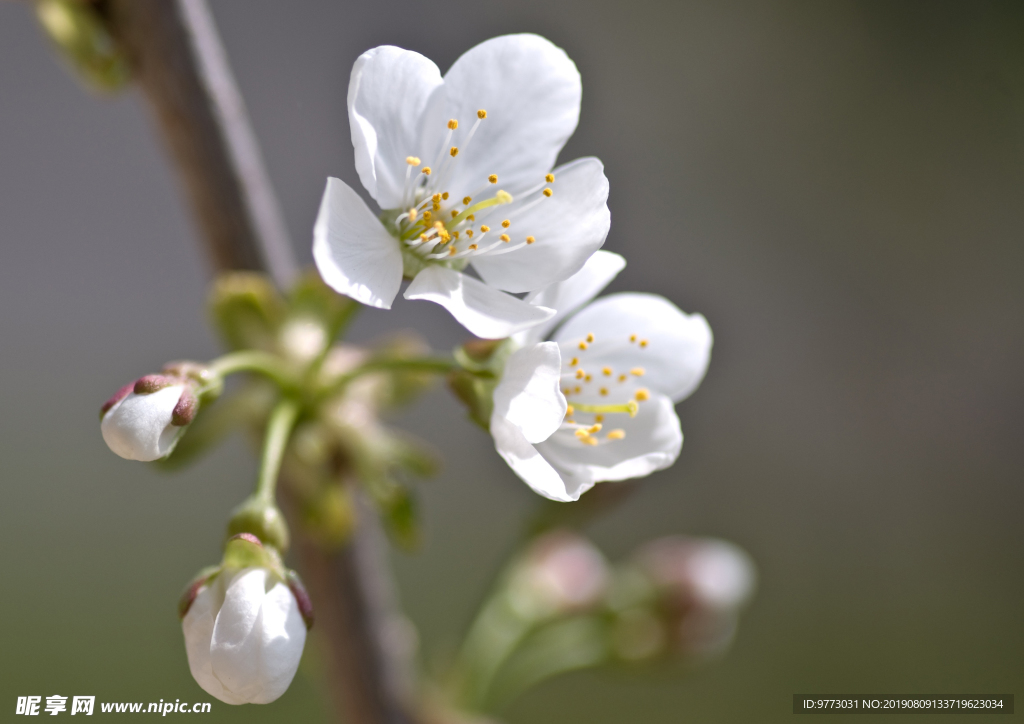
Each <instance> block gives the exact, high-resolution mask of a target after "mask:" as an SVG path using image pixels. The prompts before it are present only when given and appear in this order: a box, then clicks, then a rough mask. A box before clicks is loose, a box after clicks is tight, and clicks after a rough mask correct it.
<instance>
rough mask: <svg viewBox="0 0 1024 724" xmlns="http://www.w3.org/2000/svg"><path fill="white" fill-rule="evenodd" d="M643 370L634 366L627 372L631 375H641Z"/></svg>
mask: <svg viewBox="0 0 1024 724" xmlns="http://www.w3.org/2000/svg"><path fill="white" fill-rule="evenodd" d="M644 372H645V370H644V368H643V367H634V368H633V369H631V370H630V371H629V374H631V375H633V376H634V377H643V376H644Z"/></svg>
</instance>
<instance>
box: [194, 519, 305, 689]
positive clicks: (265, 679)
mask: <svg viewBox="0 0 1024 724" xmlns="http://www.w3.org/2000/svg"><path fill="white" fill-rule="evenodd" d="M243 560H244V561H247V562H249V563H252V565H246V566H241V567H240V566H237V565H233V561H234V562H237V561H243ZM261 560H262V562H260V561H261ZM179 611H180V612H181V613H182V623H181V625H182V630H183V632H184V634H185V649H186V652H187V654H188V665H189V669H190V670H191V671H192V676H193V677H194V678H195V680H196V682H197V683H198V684H199V685H200V686H201V687H202V688H203V689H204V690H205V691H206V692H207V693H209V694H210V695H212V696H215V697H216V698H218V699H220V700H221V701H223V702H225V703H227V704H269V703H270V702H272V701H274V700H275V699H277V698H278V697H280V696H281V695H282V694H283V693H284V692H285V691H286V690H287V689H288V686H289V685H290V684H291V682H292V679H293V678H294V677H295V672H296V670H297V669H298V667H299V659H300V658H301V657H302V649H303V647H304V646H305V643H306V631H307V629H308V627H309V626H311V625H312V621H313V612H312V607H311V605H310V603H309V596H308V595H306V592H305V588H304V587H303V586H302V583H301V581H299V579H298V576H297V575H295V573H294V571H285V570H283V569H282V568H280V565H279V559H277V557H276V555H275V554H273V553H272V552H271V551H269V550H267V549H264V548H263V547H262V545H260V542H259V540H257V539H256V538H255V536H252V535H250V534H242V535H240V536H236V537H235V538H233V539H231V541H229V543H228V550H227V551H226V553H225V561H224V563H223V564H222V565H221V566H220V567H219V568H218V569H215V570H214V571H213V572H212V573H210V572H207V571H204V572H203V573H201V574H200V576H199V577H197V578H196V579H195V580H194V581H193V582H192V583H191V584H190V585H189V587H188V588H187V589H186V592H185V595H184V596H183V597H182V603H181V606H180V608H179Z"/></svg>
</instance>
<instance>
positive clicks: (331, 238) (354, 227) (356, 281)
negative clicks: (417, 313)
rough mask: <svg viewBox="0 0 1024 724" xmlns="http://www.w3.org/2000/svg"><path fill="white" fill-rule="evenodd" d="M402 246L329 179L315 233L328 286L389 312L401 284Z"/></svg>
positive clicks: (337, 181)
mask: <svg viewBox="0 0 1024 724" xmlns="http://www.w3.org/2000/svg"><path fill="white" fill-rule="evenodd" d="M399 243H400V242H399V241H398V240H397V239H395V238H393V237H392V236H391V235H390V234H389V233H388V232H387V230H386V229H385V228H384V225H383V224H381V223H380V221H379V220H378V219H377V217H375V216H374V215H373V212H372V211H370V209H369V208H367V206H366V204H365V203H363V200H362V199H361V198H359V194H357V193H356V192H355V191H353V190H352V189H351V188H349V186H348V185H347V184H345V182H344V181H341V180H340V179H336V178H329V179H327V188H326V189H324V196H323V200H322V201H321V202H320V212H319V213H318V214H317V217H316V225H315V226H314V227H313V259H314V260H315V261H316V268H317V269H318V270H319V271H320V276H322V277H323V279H324V281H325V282H326V283H327V284H328V285H329V286H330V287H332V288H333V289H334V290H335V291H337V292H338V293H340V294H344V295H346V296H349V297H352V298H353V299H355V300H356V301H357V302H362V303H363V304H366V305H369V306H371V307H379V308H381V309H391V303H392V302H393V301H394V299H395V296H396V295H397V294H398V288H399V287H400V286H401V284H402V252H401V251H400V249H399Z"/></svg>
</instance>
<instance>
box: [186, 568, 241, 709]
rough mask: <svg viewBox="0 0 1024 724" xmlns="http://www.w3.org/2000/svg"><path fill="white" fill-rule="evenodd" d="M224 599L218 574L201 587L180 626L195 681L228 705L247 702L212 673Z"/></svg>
mask: <svg viewBox="0 0 1024 724" xmlns="http://www.w3.org/2000/svg"><path fill="white" fill-rule="evenodd" d="M223 600H224V587H223V584H222V581H221V578H220V577H219V576H218V578H217V579H215V580H214V581H213V582H212V583H211V584H209V585H207V586H204V587H203V588H202V589H200V591H199V593H198V594H196V597H195V600H194V601H192V605H191V606H190V607H189V609H188V613H187V614H185V618H183V619H182V621H181V629H182V633H184V635H185V653H186V654H187V655H188V668H189V670H190V671H191V672H192V677H193V678H194V679H195V680H196V683H197V684H199V686H201V687H202V688H203V691H205V692H206V693H208V694H210V696H213V697H216V698H217V699H219V700H220V701H223V702H224V703H226V704H244V703H246V702H245V700H244V699H242V698H241V697H238V696H235V694H233V693H232V692H230V691H228V690H227V689H225V688H224V685H223V684H222V683H220V679H218V678H217V677H216V676H214V675H213V667H212V665H211V664H210V642H211V640H212V639H213V626H214V623H215V621H216V617H217V611H218V610H219V609H220V605H221V603H222V602H223Z"/></svg>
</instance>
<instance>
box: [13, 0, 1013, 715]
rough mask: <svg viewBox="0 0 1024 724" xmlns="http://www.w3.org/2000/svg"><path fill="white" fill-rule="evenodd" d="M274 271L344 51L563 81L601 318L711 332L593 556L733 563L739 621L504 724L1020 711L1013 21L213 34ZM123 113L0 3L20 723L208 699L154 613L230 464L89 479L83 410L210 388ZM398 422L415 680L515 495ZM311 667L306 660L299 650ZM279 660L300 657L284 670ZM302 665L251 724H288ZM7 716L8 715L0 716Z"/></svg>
mask: <svg viewBox="0 0 1024 724" xmlns="http://www.w3.org/2000/svg"><path fill="white" fill-rule="evenodd" d="M213 9H214V11H215V13H216V16H217V19H218V21H219V23H220V26H221V30H222V33H223V36H224V39H225V43H226V45H227V48H228V50H229V52H230V55H231V61H232V64H233V66H234V68H235V71H236V73H237V76H238V78H239V82H240V84H241V86H242V89H243V91H244V93H245V96H246V100H247V102H248V104H249V108H250V111H251V114H252V117H253V121H254V124H255V127H256V130H257V132H258V135H259V137H260V140H261V141H262V143H263V147H264V150H265V154H266V158H267V162H268V165H269V168H270V171H271V174H272V176H273V180H274V183H275V186H276V188H277V190H278V192H279V194H280V196H281V199H282V202H283V205H284V210H285V213H286V216H287V220H288V223H289V226H290V228H291V231H292V234H293V235H294V238H295V240H296V244H297V246H298V247H299V249H298V250H299V252H300V253H301V255H302V258H303V260H304V261H307V262H308V261H309V259H310V255H309V243H310V235H311V228H312V222H313V218H314V215H315V212H316V208H317V205H318V202H319V198H320V194H321V192H322V189H323V185H324V180H325V177H327V176H328V175H335V176H339V177H341V178H342V179H344V180H346V181H347V182H348V183H350V184H353V185H356V186H358V181H357V178H356V175H355V172H354V168H353V160H352V147H351V143H350V141H349V130H348V120H347V117H346V111H345V94H346V89H347V85H348V74H349V70H350V68H351V65H352V62H353V61H354V60H355V58H356V57H357V56H358V55H359V54H360V53H361V52H363V51H364V50H366V49H368V48H371V47H373V46H376V45H380V44H395V45H400V46H402V47H406V48H410V49H414V50H417V51H419V52H421V53H424V54H425V55H427V56H428V57H430V58H432V59H433V60H434V61H435V62H437V64H438V65H439V66H440V67H441V69H442V70H444V69H446V68H447V67H448V66H449V65H450V64H451V63H452V61H454V60H455V58H457V57H458V55H459V54H460V53H462V52H463V51H464V50H466V49H468V48H469V47H471V46H472V45H474V44H476V43H477V42H479V41H481V40H484V39H486V38H488V37H491V36H493V35H497V34H502V33H508V32H518V31H533V32H538V33H541V34H543V35H546V36H547V37H549V38H550V39H552V40H553V41H554V42H555V43H557V44H559V45H561V46H562V47H564V48H565V49H566V50H567V51H568V53H569V55H570V56H571V57H572V58H573V59H574V60H575V61H576V63H577V65H578V66H579V68H580V71H581V72H582V75H583V88H584V94H583V111H582V116H581V121H580V126H579V130H578V131H577V133H576V135H575V136H574V137H573V138H572V140H571V141H570V143H569V145H568V146H567V148H566V149H565V152H564V154H563V156H562V158H563V160H564V159H572V158H574V157H577V156H580V155H590V154H593V155H597V156H599V157H600V158H601V159H602V160H603V161H604V162H605V164H606V167H607V174H608V177H609V178H610V180H611V189H612V191H611V198H610V202H609V203H610V206H611V210H612V220H613V221H612V231H611V235H610V236H609V238H608V242H607V245H606V248H608V249H611V250H613V251H616V252H619V253H622V254H624V255H625V256H626V257H627V258H628V260H629V266H628V267H627V268H626V270H625V271H624V272H623V273H622V274H621V275H620V277H619V278H618V280H617V281H616V282H615V283H614V285H613V287H612V289H613V290H627V289H639V290H648V291H652V292H657V293H660V294H663V295H665V296H667V297H669V298H671V299H672V300H673V301H675V302H676V303H677V304H678V305H679V306H681V307H682V308H683V309H685V310H686V311H700V312H703V313H704V314H705V315H706V316H707V318H708V320H709V321H710V323H711V326H712V328H713V329H714V331H715V342H716V343H715V350H714V356H713V360H712V366H711V370H710V372H709V374H708V377H707V379H706V381H705V383H704V384H703V386H702V387H701V388H700V389H699V390H698V391H697V393H696V394H695V395H694V396H693V397H692V398H691V399H689V400H687V401H686V402H684V403H683V404H682V405H681V406H680V407H679V413H680V416H681V418H682V421H683V429H684V432H685V434H686V444H685V446H684V449H683V454H682V456H681V457H680V459H679V462H678V464H677V465H676V466H675V467H673V468H671V469H670V470H668V471H665V472H662V473H660V474H657V475H654V476H651V477H650V478H649V479H647V480H646V481H644V483H643V485H642V486H641V489H640V490H639V492H638V493H637V494H636V495H635V496H634V497H632V498H631V499H630V500H629V501H628V502H627V503H626V504H625V505H624V506H623V507H621V508H619V509H618V510H616V511H615V512H613V513H612V514H611V515H609V516H608V517H607V518H605V519H604V520H602V521H601V522H600V523H599V524H598V525H596V526H595V527H594V528H593V530H592V532H593V534H594V536H595V539H596V540H597V541H598V542H599V544H600V545H601V546H602V548H603V549H604V550H605V551H606V552H607V553H608V554H609V555H610V556H612V557H621V556H624V555H626V554H628V552H629V551H630V550H631V549H632V548H633V547H635V546H636V545H637V544H639V543H640V542H642V541H644V540H646V539H648V538H650V537H652V536H654V535H659V534H667V533H672V532H687V533H693V534H701V535H713V536H720V537H724V538H728V539H731V540H734V541H736V542H737V543H739V544H740V545H742V546H743V547H745V548H746V549H747V550H749V551H750V552H751V553H752V555H753V556H754V557H755V559H756V560H757V562H758V565H759V567H760V575H761V582H760V589H759V592H758V595H757V598H756V600H755V601H754V604H753V606H752V607H751V609H750V610H749V611H748V613H747V615H746V616H745V618H744V620H743V621H742V624H741V629H740V635H739V639H738V641H737V644H736V646H735V648H734V649H733V650H732V652H731V653H730V655H729V656H728V657H727V658H726V659H725V660H724V661H722V662H721V663H719V664H717V665H714V666H711V667H708V668H704V669H701V670H698V671H688V670H686V669H685V668H684V667H682V666H668V667H662V668H659V669H657V670H653V671H651V670H648V671H645V672H636V673H626V674H622V673H614V672H607V673H595V674H581V675H574V676H571V677H567V678H564V679H559V680H557V681H555V682H552V683H549V684H547V685H545V686H543V687H542V688H540V689H539V690H537V691H535V692H534V693H532V694H531V695H529V696H528V697H527V698H525V699H523V700H521V701H519V702H518V703H516V704H515V705H514V706H513V707H511V708H510V709H509V710H508V711H507V712H506V717H505V718H506V719H507V721H508V722H510V723H513V724H514V723H525V722H530V723H531V724H548V723H550V724H554V723H556V722H557V723H558V724H571V723H573V722H587V723H588V724H601V723H605V722H607V723H609V724H610V723H612V722H623V721H631V722H633V721H640V722H649V723H651V724H658V723H665V724H667V723H669V722H673V723H674V722H681V721H694V722H697V721H700V722H750V721H760V722H769V721H788V720H789V717H790V716H792V715H791V714H790V713H789V712H790V711H791V697H792V695H793V694H794V693H816V694H820V695H838V694H866V693H880V694H893V695H895V694H899V695H935V694H941V695H957V694H960V695H966V694H984V693H987V694H992V693H1016V694H1018V695H1021V694H1024V691H1021V689H1020V682H1021V681H1024V616H1022V613H1024V581H1022V575H1021V574H1022V570H1024V527H1022V526H1021V517H1022V516H1021V511H1022V507H1024V485H1022V482H1024V475H1022V473H1024V444H1022V443H1021V438H1022V436H1024V376H1022V372H1024V331H1022V323H1024V244H1022V238H1021V237H1022V228H1024V200H1022V189H1024V184H1022V182H1024V171H1022V169H1024V164H1022V161H1024V44H1022V38H1024V5H1021V4H1020V3H1019V2H1005V3H990V2H970V3H967V2H961V3H944V2H917V3H914V2H899V3H891V2H810V1H808V2H742V3H736V2H718V1H717V0H716V1H715V2H711V0H707V1H705V2H676V1H669V0H663V1H659V0H633V1H632V2H628V3H626V2H612V1H611V0H523V1H517V2H505V3H480V2H468V1H462V0H439V1H437V2H432V3H429V4H428V3H418V2H403V1H400V0H378V1H377V2H374V3H354V2H348V3H342V2H327V1H326V0H319V1H315V0H308V1H307V0H304V1H302V2H287V3H286V2H271V1H270V0H259V1H257V0H214V2H213ZM147 113H148V109H146V108H145V107H144V106H143V104H142V102H141V99H140V97H139V96H137V95H136V94H135V93H134V92H129V93H127V94H125V95H123V96H119V97H116V98H112V99H107V98H96V97H93V96H91V95H90V94H89V93H87V92H86V91H84V90H82V88H81V87H80V86H78V85H77V84H76V82H75V81H74V80H73V79H72V78H71V76H70V75H69V74H68V73H67V72H66V71H65V69H64V68H63V67H62V65H61V63H60V62H59V61H58V59H57V58H56V56H55V54H54V53H53V52H51V50H50V48H49V47H48V45H47V42H46V41H45V39H44V38H43V37H42V35H41V33H40V32H39V30H38V29H37V27H36V26H35V24H34V19H33V17H32V14H31V12H30V8H29V7H27V5H25V4H23V3H14V2H5V3H0V310H2V311H0V409H2V410H3V415H2V417H0V426H2V434H0V461H2V463H0V464H2V471H3V472H2V483H0V485H2V488H0V489H2V491H3V495H2V500H0V550H2V551H3V554H2V555H3V558H2V560H3V575H2V578H0V580H2V583H0V586H2V590H0V621H2V623H0V627H2V634H0V640H2V645H0V711H7V712H10V711H11V709H9V708H8V707H11V708H13V707H14V705H15V697H16V696H18V695H29V694H34V695H43V696H47V695H52V694H63V695H72V694H77V695H82V694H85V695H89V694H93V695H96V696H97V698H98V700H104V701H119V700H124V701H157V700H158V699H161V698H163V699H165V700H174V699H177V698H180V699H183V700H186V701H193V700H196V701H198V700H202V701H208V700H210V697H208V696H207V695H206V694H205V693H204V692H202V691H201V690H200V689H199V687H198V686H197V685H196V684H195V683H194V682H193V681H192V679H191V676H190V675H189V672H188V668H187V665H186V660H185V652H184V647H183V645H182V641H181V633H180V628H179V625H178V621H177V618H176V616H175V602H176V600H177V596H178V594H179V591H180V589H181V586H182V585H183V584H184V582H185V581H186V580H188V579H189V578H190V577H191V575H192V574H193V573H194V572H195V571H196V570H197V569H198V568H200V567H201V566H204V565H206V564H208V563H211V562H214V561H215V560H217V559H218V558H219V555H220V552H219V543H220V540H221V535H222V526H223V522H224V518H225V514H226V512H227V511H228V510H229V509H230V508H231V507H232V506H233V505H235V504H236V503H237V502H238V501H240V500H241V499H242V498H243V497H244V496H245V495H246V493H247V491H248V490H249V489H250V486H251V483H252V480H253V475H254V469H255V465H254V460H253V457H252V455H251V454H250V453H249V451H248V450H247V448H246V446H245V445H244V444H242V442H241V441H239V440H235V441H233V442H232V443H231V444H229V445H228V446H227V447H225V448H224V449H222V450H220V451H219V452H218V453H217V454H216V455H214V456H213V457H211V458H210V459H207V460H205V461H204V462H202V463H201V464H199V465H197V466H196V467H194V468H190V469H188V470H187V471H186V472H184V473H180V474H175V475H162V474H159V473H157V472H156V471H153V470H150V469H149V468H147V467H146V466H143V465H140V464H133V463H129V462H126V461H123V460H120V459H119V458H117V457H115V456H114V455H112V454H111V453H110V452H109V451H108V450H107V449H106V447H105V446H104V445H103V442H102V440H101V438H100V434H99V425H98V422H97V410H98V407H99V405H100V404H101V403H102V402H103V401H104V400H105V399H106V398H107V396H109V395H110V394H111V393H112V392H113V391H114V390H116V389H117V388H118V387H119V386H120V385H121V384H123V383H124V382H125V381H127V380H130V379H133V378H135V377H137V376H139V375H140V374H143V373H146V372H149V371H152V370H155V369H157V368H158V367H159V365H161V364H162V363H163V362H164V361H166V360H168V359H175V358H181V357H192V358H198V359H204V358H210V357H213V356H215V355H216V354H218V351H219V350H218V346H217V344H216V342H215V340H214V338H213V335H212V334H211V332H210V330H209V329H208V327H207V325H206V322H205V318H204V309H203V302H204V295H205V288H206V284H207V282H208V281H209V274H208V271H207V267H206V265H205V258H204V256H203V253H202V251H201V248H200V244H199V241H198V239H197V237H196V233H195V231H194V229H193V227H192V225H191V222H190V219H189V217H188V215H187V210H186V209H185V206H184V201H183V198H182V195H181V193H179V188H178V186H177V181H176V178H175V177H174V176H173V174H172V171H171V169H170V167H169V164H168V162H167V159H166V158H165V156H164V154H163V152H162V149H161V147H160V145H159V143H158V141H157V139H156V137H155V135H154V129H153V127H152V126H151V124H150V119H149V117H148V115H147ZM407 327H415V328H417V329H419V330H421V331H423V332H425V333H426V334H427V335H428V336H429V338H430V339H431V340H432V342H433V343H434V344H435V346H436V347H437V348H439V349H445V348H447V347H449V346H451V345H454V344H456V343H458V342H460V341H461V340H462V339H463V337H464V335H463V333H462V332H461V331H460V329H459V328H458V327H457V325H456V324H455V323H454V322H453V321H452V320H451V318H450V317H449V316H448V315H447V313H445V312H444V311H443V310H442V309H441V308H440V307H436V306H435V305H430V304H425V303H410V302H405V301H402V300H399V302H398V303H397V304H396V307H395V309H394V311H393V312H391V313H381V312H366V313H365V314H363V315H362V316H361V317H360V318H359V320H358V324H357V326H356V328H355V331H354V335H355V337H356V338H357V339H369V338H371V337H372V336H374V335H377V334H380V333H381V332H384V331H387V330H396V329H401V328H407ZM401 424H402V425H403V426H405V427H407V428H408V429H411V430H414V431H416V432H418V433H419V434H421V435H422V436H423V437H425V438H427V439H428V440H430V441H431V442H432V443H433V444H434V445H436V446H437V448H439V449H440V450H441V451H442V453H443V455H444V457H445V460H446V465H445V469H444V471H443V473H442V474H441V475H440V476H439V477H438V478H437V479H435V480H431V481H427V482H424V483H423V484H422V485H421V486H420V491H421V493H422V498H423V501H424V506H423V507H424V512H425V520H426V527H427V541H426V544H425V546H424V548H423V550H422V551H421V552H419V553H418V554H415V555H412V556H408V555H404V554H399V555H396V559H397V560H396V566H397V570H398V575H399V579H400V584H401V592H402V599H403V601H404V604H405V606H406V607H407V610H408V612H409V613H410V615H411V616H412V617H413V618H414V619H415V621H416V622H417V623H418V624H420V625H421V627H422V638H423V641H424V643H425V645H426V646H427V647H428V648H430V649H432V650H435V651H437V650H441V651H443V650H445V649H446V647H450V646H451V645H452V643H453V642H454V641H455V640H456V638H457V636H458V634H459V632H460V631H461V630H462V628H463V627H464V626H465V624H466V623H467V620H468V618H469V616H470V615H471V614H472V612H473V610H474V607H475V605H476V603H477V602H478V600H479V597H480V596H481V595H482V593H483V591H484V590H485V587H486V584H487V580H488V577H489V575H490V573H491V571H492V570H493V569H494V567H495V566H496V565H497V564H498V562H499V561H500V560H501V559H502V556H503V555H504V554H505V553H506V552H507V550H508V548H509V546H510V545H511V542H512V540H513V538H514V536H515V535H516V532H517V531H518V530H519V526H521V524H522V522H523V520H524V519H525V517H526V516H527V515H528V513H529V511H530V510H531V509H532V506H533V505H534V503H535V499H534V496H533V495H532V493H530V492H529V491H528V489H527V488H526V487H525V486H524V485H523V484H522V483H520V482H519V481H518V479H517V478H515V476H514V475H513V474H512V473H511V472H510V471H509V470H508V469H507V468H506V467H505V465H504V464H503V463H502V462H501V460H500V459H499V458H498V457H497V456H496V455H495V454H494V453H493V450H492V448H491V445H490V441H489V439H488V438H487V437H486V436H485V435H484V434H483V433H482V432H481V431H479V430H478V429H476V428H475V427H473V426H472V425H471V424H470V423H469V422H467V421H466V420H465V419H464V416H463V412H462V410H461V409H460V407H459V406H458V405H457V404H456V403H455V402H454V401H453V400H452V399H451V398H450V396H449V395H447V394H446V392H445V391H444V390H443V389H439V390H437V391H436V392H434V393H433V394H431V395H429V396H428V397H426V398H425V399H424V400H423V401H422V402H421V403H420V404H418V405H417V406H416V407H415V408H414V409H413V410H412V411H411V412H410V414H409V415H408V416H407V417H405V418H403V420H402V422H401ZM313 647H314V648H315V642H314V644H313ZM312 653H315V651H313V652H312ZM318 674H319V671H318V667H317V664H316V657H315V656H307V657H306V660H305V661H304V664H303V668H302V669H301V671H300V674H299V676H298V678H297V679H296V682H295V684H294V685H293V686H292V688H291V689H290V690H289V692H288V693H287V694H286V695H285V696H284V697H283V698H282V699H281V700H280V701H279V702H278V703H277V704H275V705H273V706H271V707H244V708H241V709H238V708H232V707H228V706H227V705H223V704H220V703H219V702H216V701H214V707H213V708H214V715H213V716H212V717H211V716H209V715H207V717H205V718H207V719H210V720H216V721H221V720H224V721H243V720H244V721H284V720H288V721H310V722H315V721H321V720H323V719H324V718H325V716H326V713H327V711H328V709H327V704H326V703H325V700H324V699H322V698H321V697H320V695H319V693H318V691H319V690H318V688H317V677H318ZM5 716H6V715H5Z"/></svg>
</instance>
